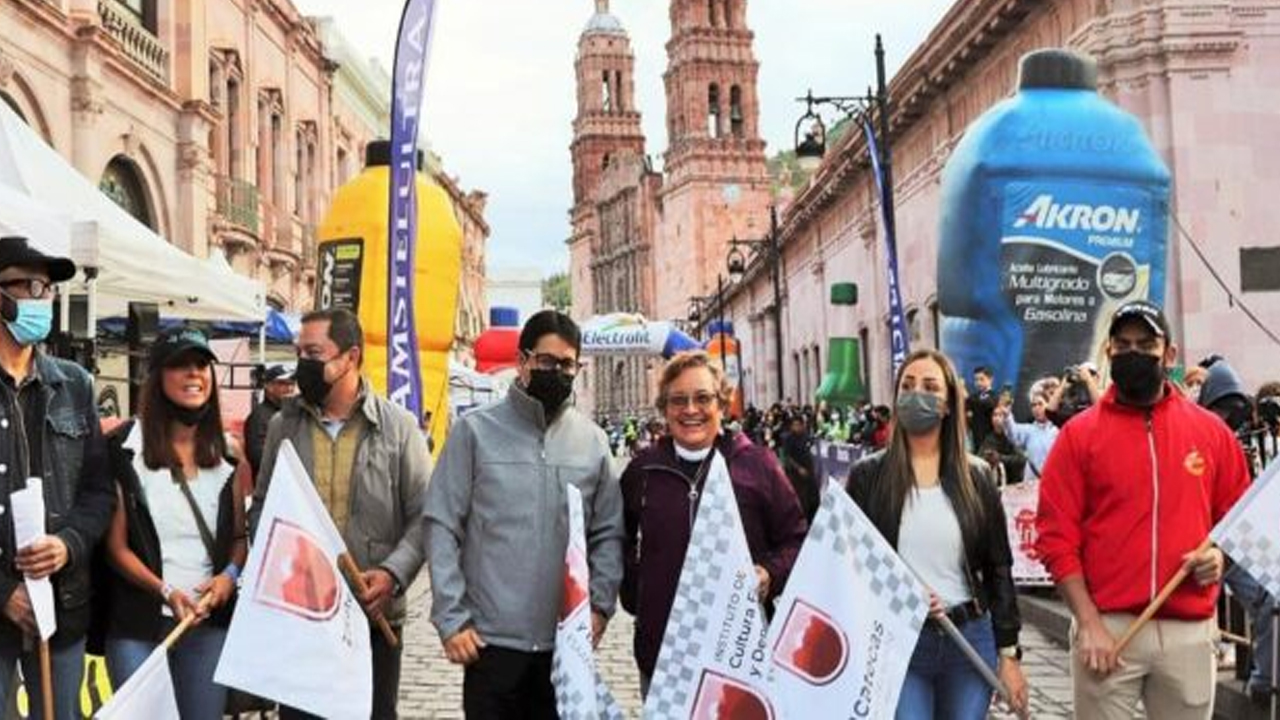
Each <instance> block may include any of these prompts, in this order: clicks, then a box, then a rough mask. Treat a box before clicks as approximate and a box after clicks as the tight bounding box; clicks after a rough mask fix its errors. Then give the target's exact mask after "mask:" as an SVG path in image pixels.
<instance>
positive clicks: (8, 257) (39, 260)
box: [0, 235, 76, 283]
mask: <svg viewBox="0 0 1280 720" xmlns="http://www.w3.org/2000/svg"><path fill="white" fill-rule="evenodd" d="M14 266H19V267H42V268H44V269H45V272H47V273H49V281H50V282H55V283H60V282H66V281H67V280H70V279H71V278H73V277H75V276H76V264H75V263H73V262H71V259H70V258H64V257H57V256H55V255H45V254H44V253H42V252H40V249H39V248H35V247H32V246H31V243H30V242H28V241H27V239H26V238H24V237H21V236H18V235H9V236H6V237H0V270H4V269H5V268H9V267H14Z"/></svg>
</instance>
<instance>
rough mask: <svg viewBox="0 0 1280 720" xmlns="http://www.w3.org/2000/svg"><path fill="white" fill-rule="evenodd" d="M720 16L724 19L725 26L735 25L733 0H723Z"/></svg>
mask: <svg viewBox="0 0 1280 720" xmlns="http://www.w3.org/2000/svg"><path fill="white" fill-rule="evenodd" d="M720 12H721V15H720V17H721V18H722V19H723V20H724V26H725V27H727V28H731V27H733V0H723V8H722V9H721V11H720Z"/></svg>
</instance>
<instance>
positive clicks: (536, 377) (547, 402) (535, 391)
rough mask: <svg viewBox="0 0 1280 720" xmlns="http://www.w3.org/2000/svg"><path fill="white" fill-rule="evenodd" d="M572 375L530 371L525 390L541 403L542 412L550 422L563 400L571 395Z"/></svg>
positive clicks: (558, 372) (547, 371) (555, 371)
mask: <svg viewBox="0 0 1280 720" xmlns="http://www.w3.org/2000/svg"><path fill="white" fill-rule="evenodd" d="M573 380H574V376H573V375H565V374H564V373H562V372H560V371H559V370H538V369H534V370H530V371H529V387H527V388H525V390H526V391H527V392H528V393H529V396H530V397H532V398H533V399H534V400H537V401H538V402H540V403H542V411H543V413H545V415H546V417H547V420H550V419H551V417H552V416H553V415H555V414H556V411H557V410H559V409H560V406H561V405H563V404H564V401H565V400H568V399H569V396H570V395H571V394H573Z"/></svg>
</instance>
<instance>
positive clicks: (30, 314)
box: [5, 300, 53, 346]
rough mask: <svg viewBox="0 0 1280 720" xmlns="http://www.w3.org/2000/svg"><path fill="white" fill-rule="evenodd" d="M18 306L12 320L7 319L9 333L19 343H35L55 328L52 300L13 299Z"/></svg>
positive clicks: (47, 335) (24, 344)
mask: <svg viewBox="0 0 1280 720" xmlns="http://www.w3.org/2000/svg"><path fill="white" fill-rule="evenodd" d="M11 302H13V303H14V305H16V306H17V308H18V309H17V313H16V314H15V316H14V318H13V319H12V320H5V325H6V326H8V328H9V334H10V335H12V336H13V340H14V342H16V343H18V344H19V345H23V346H26V345H35V344H36V343H38V342H41V341H42V340H44V339H45V338H47V337H49V331H50V330H51V329H53V301H52V300H11Z"/></svg>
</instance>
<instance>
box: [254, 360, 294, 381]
mask: <svg viewBox="0 0 1280 720" xmlns="http://www.w3.org/2000/svg"><path fill="white" fill-rule="evenodd" d="M292 379H293V366H292V365H285V364H284V363H273V364H271V365H268V366H267V367H266V369H265V370H263V371H262V382H263V383H264V384H265V383H269V382H275V381H276V380H292Z"/></svg>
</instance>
